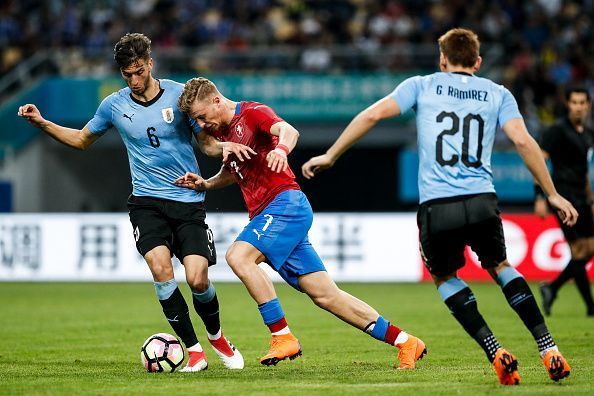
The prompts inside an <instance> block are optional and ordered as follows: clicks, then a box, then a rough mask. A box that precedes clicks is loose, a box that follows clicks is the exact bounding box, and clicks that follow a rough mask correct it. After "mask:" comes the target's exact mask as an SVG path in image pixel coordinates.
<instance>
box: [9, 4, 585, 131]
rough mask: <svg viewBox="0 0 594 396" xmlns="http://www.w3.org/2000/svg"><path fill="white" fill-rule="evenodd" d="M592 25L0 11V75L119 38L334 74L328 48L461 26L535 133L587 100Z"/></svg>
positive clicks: (392, 8) (569, 19) (300, 13)
mask: <svg viewBox="0 0 594 396" xmlns="http://www.w3.org/2000/svg"><path fill="white" fill-rule="evenodd" d="M593 16H594V0H582V1H568V0H526V1H522V0H492V1H488V0H474V1H472V2H471V1H467V0H446V1H435V0H434V1H419V0H401V1H397V0H344V1H337V0H317V1H316V0H249V1H245V0H220V1H214V0H80V1H74V0H46V1H36V0H3V1H2V2H1V3H0V50H1V59H0V76H1V75H2V74H5V73H6V72H7V71H9V70H10V69H12V68H13V67H15V66H16V65H17V64H18V63H19V62H20V61H22V60H23V59H25V58H27V57H28V56H30V55H31V54H34V53H35V52H36V51H39V50H42V49H50V50H51V49H63V48H80V49H82V53H83V54H84V56H83V58H84V57H87V56H92V55H93V54H94V53H105V51H106V49H107V50H109V49H110V48H112V47H113V45H114V43H115V42H116V41H117V40H118V39H119V38H120V37H121V36H122V35H123V34H124V33H126V32H129V31H138V32H143V33H145V34H146V35H147V36H149V37H150V38H151V39H152V41H153V46H154V48H155V49H156V50H163V49H165V50H175V49H183V48H188V47H192V48H194V47H199V48H213V49H216V50H217V51H220V52H227V53H233V52H237V53H239V52H249V51H255V50H256V49H258V48H260V49H261V48H267V47H271V46H277V47H280V46H282V47H283V48H285V47H290V48H298V49H300V51H301V57H300V58H299V62H298V65H296V67H297V68H298V69H301V70H308V71H336V70H337V67H338V69H340V67H344V65H338V66H337V65H333V57H332V50H331V49H332V48H349V50H350V51H370V50H380V51H381V50H382V49H384V48H386V49H387V48H394V47H398V46H399V45H400V46H402V45H407V46H410V45H411V44H412V45H418V44H427V45H428V46H429V47H430V46H431V45H433V47H432V48H433V51H436V47H435V42H436V39H437V38H438V37H439V36H440V35H441V34H442V33H443V32H445V31H446V30H447V29H449V28H451V27H458V26H461V27H468V28H471V29H473V30H475V31H476V32H477V33H478V34H479V37H480V38H481V41H482V43H483V44H484V45H485V46H488V45H489V43H495V44H498V45H499V46H500V47H502V48H503V52H501V53H502V54H503V55H502V56H501V57H500V58H501V59H498V60H497V61H498V65H497V66H498V68H499V70H500V73H499V76H500V80H501V82H502V83H504V84H506V86H508V87H509V88H510V89H511V90H512V91H513V92H514V93H515V95H516V97H517V98H518V99H519V102H520V103H521V106H522V107H523V109H522V110H524V111H525V113H529V114H531V115H533V117H534V118H535V119H534V122H541V123H544V124H547V123H550V122H551V121H552V119H553V117H554V116H555V114H558V113H559V111H560V110H561V105H562V89H563V87H565V86H567V85H568V84H582V85H585V86H587V87H589V88H590V89H594V39H593V36H594V35H593V33H594V32H593V27H592V26H593V23H594V21H593V19H594V17H593ZM380 53H381V52H380ZM433 56H435V60H436V59H437V54H436V52H434V53H433ZM435 64H436V62H435ZM435 64H434V65H435ZM107 67H113V65H112V64H109V65H108V66H107ZM188 67H190V66H188ZM192 67H194V68H196V67H198V66H196V65H193V66H192ZM357 67H359V68H362V69H368V70H369V69H372V70H376V69H378V68H385V69H386V70H394V69H400V70H402V68H403V67H410V65H406V64H404V65H403V64H393V63H381V62H378V63H372V64H365V63H363V64H358V65H357ZM529 121H530V120H529Z"/></svg>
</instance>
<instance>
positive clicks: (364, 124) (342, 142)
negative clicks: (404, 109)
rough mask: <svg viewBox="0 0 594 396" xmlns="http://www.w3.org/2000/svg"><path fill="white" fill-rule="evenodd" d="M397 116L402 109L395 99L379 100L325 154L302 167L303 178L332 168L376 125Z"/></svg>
mask: <svg viewBox="0 0 594 396" xmlns="http://www.w3.org/2000/svg"><path fill="white" fill-rule="evenodd" d="M397 115H400V107H399V106H398V103H396V101H395V100H394V99H392V98H391V97H389V96H386V97H385V98H383V99H380V100H378V101H377V102H375V103H374V104H372V105H371V106H369V107H368V108H366V109H365V110H363V111H362V112H360V113H359V114H357V116H356V117H355V118H353V120H352V121H351V122H350V123H349V125H348V126H347V127H346V128H345V130H344V131H343V132H342V133H341V134H340V136H339V137H338V139H337V140H336V142H334V144H333V145H332V146H331V147H330V148H329V149H328V151H326V153H325V154H322V155H319V156H317V157H313V158H311V159H310V160H309V161H307V162H306V163H305V164H303V166H302V167H301V171H302V173H303V176H305V178H307V179H311V178H312V177H314V176H315V174H316V173H318V172H320V171H322V170H324V169H328V168H331V167H332V166H334V163H335V162H336V161H337V160H338V159H339V158H340V156H341V155H342V154H344V152H345V151H347V150H348V149H349V148H350V147H351V146H352V145H353V144H355V143H356V142H357V141H358V140H359V139H361V138H362V137H363V136H365V135H366V134H367V133H368V132H369V131H370V130H371V129H372V128H373V127H374V126H375V124H377V123H378V122H379V121H381V120H383V119H385V118H390V117H395V116H397Z"/></svg>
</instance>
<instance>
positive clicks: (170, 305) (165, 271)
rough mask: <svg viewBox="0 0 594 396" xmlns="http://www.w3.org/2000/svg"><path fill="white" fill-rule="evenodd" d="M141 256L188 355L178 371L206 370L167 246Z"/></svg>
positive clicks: (158, 247)
mask: <svg viewBox="0 0 594 396" xmlns="http://www.w3.org/2000/svg"><path fill="white" fill-rule="evenodd" d="M144 258H145V260H146V262H147V264H148V266H149V268H150V270H151V273H152V274H153V279H154V281H155V282H154V283H155V290H156V292H157V296H158V297H159V302H160V303H161V306H162V307H163V313H164V314H165V318H166V319H167V321H168V322H169V324H170V325H171V327H172V328H173V331H174V332H175V334H177V335H178V336H179V338H181V340H182V342H183V343H184V344H185V346H186V349H187V350H188V355H189V356H190V359H189V360H188V363H187V364H186V367H184V368H183V369H182V370H180V371H201V370H205V369H206V368H207V367H208V363H207V362H206V356H204V352H203V350H202V346H201V345H200V343H199V342H198V337H196V333H195V332H194V328H193V327H192V321H191V320H190V313H189V310H188V305H187V304H186V300H184V297H183V296H182V294H181V291H180V290H179V287H177V282H176V280H175V278H174V277H173V265H172V263H171V253H170V250H169V248H168V247H167V246H164V245H161V246H157V247H155V248H153V249H151V250H150V251H149V252H147V253H146V254H145V255H144Z"/></svg>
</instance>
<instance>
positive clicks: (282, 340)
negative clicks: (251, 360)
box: [260, 333, 301, 366]
mask: <svg viewBox="0 0 594 396" xmlns="http://www.w3.org/2000/svg"><path fill="white" fill-rule="evenodd" d="M299 356H301V344H299V340H297V338H296V337H295V336H294V335H293V334H292V333H288V334H281V335H273V336H272V340H271V341H270V350H269V351H268V353H267V354H266V355H264V356H263V357H262V358H260V363H262V364H263V365H265V366H276V364H277V363H278V362H280V361H281V360H285V359H286V358H289V359H291V360H293V359H296V358H298V357H299Z"/></svg>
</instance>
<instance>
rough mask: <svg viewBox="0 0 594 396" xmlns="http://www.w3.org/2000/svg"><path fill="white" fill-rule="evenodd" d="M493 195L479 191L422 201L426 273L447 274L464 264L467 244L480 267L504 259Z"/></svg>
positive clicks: (421, 238) (419, 221) (421, 236)
mask: <svg viewBox="0 0 594 396" xmlns="http://www.w3.org/2000/svg"><path fill="white" fill-rule="evenodd" d="M499 213H500V212H499V209H498V208H497V196H496V195H495V194H478V195H471V196H460V197H453V198H447V199H440V200H432V201H428V202H425V203H423V204H421V206H420V208H419V212H418V213H417V224H418V226H419V241H420V250H421V255H422V256H423V260H424V261H425V265H426V266H427V269H428V270H429V272H430V273H431V274H433V275H436V276H445V275H449V274H451V273H453V272H455V271H457V270H459V269H460V268H462V267H463V266H464V264H465V259H464V250H465V248H466V246H467V245H468V246H470V247H471V248H472V250H473V251H474V252H475V253H476V254H477V255H478V257H479V260H480V262H481V266H482V267H483V268H493V267H496V266H497V265H498V264H499V263H501V262H502V261H504V260H505V259H506V252H505V238H504V236H503V226H502V224H501V218H500V217H499Z"/></svg>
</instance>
